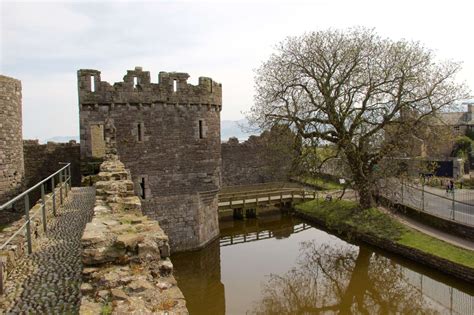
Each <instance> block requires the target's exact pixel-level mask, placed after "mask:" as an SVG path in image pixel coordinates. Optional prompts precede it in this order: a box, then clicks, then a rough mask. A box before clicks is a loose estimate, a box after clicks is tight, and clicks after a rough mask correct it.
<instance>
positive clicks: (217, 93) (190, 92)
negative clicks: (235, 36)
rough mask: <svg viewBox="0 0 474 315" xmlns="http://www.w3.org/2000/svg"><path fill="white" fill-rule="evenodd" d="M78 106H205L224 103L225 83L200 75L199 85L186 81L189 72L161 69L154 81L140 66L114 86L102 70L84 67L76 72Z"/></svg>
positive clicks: (128, 71) (219, 106)
mask: <svg viewBox="0 0 474 315" xmlns="http://www.w3.org/2000/svg"><path fill="white" fill-rule="evenodd" d="M77 77H78V91H79V105H80V106H81V108H82V106H85V107H87V106H93V108H94V107H95V108H97V106H99V105H105V106H108V105H111V106H115V105H119V106H120V105H126V106H151V107H153V106H155V105H186V106H192V105H206V106H212V107H215V108H217V109H218V110H219V111H220V109H221V106H222V84H220V83H217V82H215V81H213V80H212V79H211V78H207V77H200V78H199V84H198V85H192V84H189V83H187V80H188V78H189V74H187V73H184V72H160V73H159V74H158V83H151V77H150V72H149V71H143V69H142V68H141V67H135V69H134V70H127V74H126V75H125V76H124V77H123V82H117V83H114V84H113V85H111V84H110V83H108V82H106V81H102V80H101V77H100V71H98V70H93V69H81V70H78V71H77Z"/></svg>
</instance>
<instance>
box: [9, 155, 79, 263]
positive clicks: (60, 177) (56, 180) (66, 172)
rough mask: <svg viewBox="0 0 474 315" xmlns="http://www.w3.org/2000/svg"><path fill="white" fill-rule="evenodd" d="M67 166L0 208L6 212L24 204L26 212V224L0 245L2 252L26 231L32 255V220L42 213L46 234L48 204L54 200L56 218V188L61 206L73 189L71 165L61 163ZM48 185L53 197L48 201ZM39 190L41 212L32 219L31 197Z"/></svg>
mask: <svg viewBox="0 0 474 315" xmlns="http://www.w3.org/2000/svg"><path fill="white" fill-rule="evenodd" d="M60 164H65V165H64V166H63V167H62V168H60V169H59V170H58V171H56V172H55V173H53V174H51V175H50V176H48V177H47V178H45V179H43V180H42V181H40V182H39V183H37V184H35V185H34V186H33V187H31V188H29V189H27V190H26V191H24V192H22V193H21V194H19V195H18V196H16V197H15V198H13V199H11V200H9V201H7V202H6V203H4V204H3V205H1V206H0V211H4V210H6V209H8V208H10V207H13V206H14V205H15V203H20V202H23V207H24V211H25V215H24V217H25V223H24V224H23V225H22V226H21V227H20V228H19V229H18V230H17V231H16V232H14V233H13V234H12V235H11V236H10V237H9V238H8V239H7V240H6V241H5V242H4V243H3V244H1V245H0V250H2V249H4V248H5V247H6V246H7V245H8V244H9V243H10V242H11V241H12V240H13V239H14V238H15V237H16V236H17V235H18V234H19V233H21V232H22V231H24V230H25V229H26V233H25V234H26V242H27V249H28V254H31V253H32V251H33V249H32V242H31V222H32V220H33V219H34V218H35V217H36V216H37V215H38V214H39V213H41V216H42V219H41V221H42V223H43V230H44V232H46V231H47V224H46V222H47V221H46V219H47V218H46V216H47V214H46V213H47V211H46V202H47V201H48V200H50V199H52V212H53V215H54V216H56V198H57V197H56V194H57V192H56V188H58V190H59V202H60V205H62V204H63V200H64V197H66V198H67V195H68V191H69V190H70V189H71V163H60ZM48 183H49V184H50V185H51V186H50V187H51V190H52V193H51V196H50V197H49V198H48V199H47V200H46V199H45V191H46V190H47V187H46V185H48ZM37 190H40V191H41V201H40V202H41V211H40V212H37V213H35V214H34V215H32V216H31V217H30V209H31V208H30V195H31V194H32V193H33V192H37Z"/></svg>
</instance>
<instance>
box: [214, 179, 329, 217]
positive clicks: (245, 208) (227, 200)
mask: <svg viewBox="0 0 474 315" xmlns="http://www.w3.org/2000/svg"><path fill="white" fill-rule="evenodd" d="M320 196H322V193H321V192H318V191H310V190H306V189H304V188H285V187H279V188H267V189H257V190H251V191H249V190H244V191H233V192H232V191H231V192H224V193H219V212H225V211H233V212H234V216H235V217H242V218H243V217H246V216H249V217H252V216H256V215H257V214H258V211H259V209H261V208H266V207H291V206H292V205H293V204H295V203H299V202H304V201H308V200H313V199H316V198H319V197H320Z"/></svg>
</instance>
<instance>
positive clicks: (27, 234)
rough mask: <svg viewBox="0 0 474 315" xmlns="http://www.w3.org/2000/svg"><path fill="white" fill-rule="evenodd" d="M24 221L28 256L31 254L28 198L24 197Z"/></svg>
mask: <svg viewBox="0 0 474 315" xmlns="http://www.w3.org/2000/svg"><path fill="white" fill-rule="evenodd" d="M25 221H26V242H27V243H28V254H31V253H32V252H33V249H32V247H31V225H30V198H29V197H28V194H26V195H25Z"/></svg>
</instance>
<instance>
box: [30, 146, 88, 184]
mask: <svg viewBox="0 0 474 315" xmlns="http://www.w3.org/2000/svg"><path fill="white" fill-rule="evenodd" d="M23 152H24V157H25V184H26V186H27V187H31V186H33V185H34V184H36V183H38V182H39V181H41V180H43V179H44V178H46V177H48V176H49V175H51V174H53V173H54V172H56V171H57V170H59V169H60V168H61V167H63V166H64V165H61V164H59V163H71V176H72V185H73V186H80V184H81V174H80V171H81V170H80V145H79V144H78V143H76V142H75V141H71V142H69V143H55V142H48V143H47V144H39V142H38V140H24V141H23Z"/></svg>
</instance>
